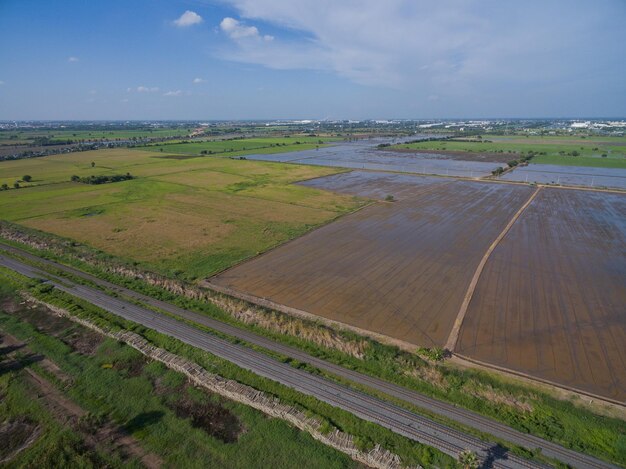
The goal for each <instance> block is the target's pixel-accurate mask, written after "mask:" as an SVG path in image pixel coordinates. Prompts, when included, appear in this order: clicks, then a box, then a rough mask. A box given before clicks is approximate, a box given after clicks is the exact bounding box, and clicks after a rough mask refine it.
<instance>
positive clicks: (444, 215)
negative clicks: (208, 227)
mask: <svg viewBox="0 0 626 469" xmlns="http://www.w3.org/2000/svg"><path fill="white" fill-rule="evenodd" d="M411 178H412V186H413V187H412V189H410V190H409V189H408V187H407V186H408V185H407V181H408V180H409V179H411ZM394 180H398V182H399V184H400V186H397V188H398V189H399V190H398V194H397V195H398V197H399V199H398V200H397V201H396V202H389V203H378V204H376V205H374V206H370V207H367V208H365V209H363V210H360V211H359V212H357V213H354V214H352V215H350V216H347V217H344V218H342V219H341V220H338V221H336V222H334V223H332V224H330V225H326V226H324V227H322V228H320V229H318V230H315V231H313V232H311V233H309V234H307V235H305V236H303V237H301V238H298V239H296V240H294V241H292V242H290V243H288V244H286V245H284V246H282V247H280V248H278V249H275V250H272V251H270V252H268V253H266V254H264V255H262V256H259V257H257V258H255V259H253V260H251V261H249V262H246V263H244V264H240V265H238V266H236V267H234V268H232V269H230V270H227V271H226V272H223V273H221V274H219V275H217V276H215V277H213V278H211V279H209V281H210V283H212V284H216V285H218V286H220V287H226V288H229V289H233V290H236V291H241V292H245V293H248V294H252V295H254V296H257V297H262V298H267V299H270V300H272V301H274V302H276V303H280V304H283V305H287V306H289V307H292V308H296V309H298V310H301V311H305V312H308V313H312V314H314V315H317V316H321V317H323V318H327V319H330V320H333V321H338V322H341V323H344V324H348V325H350V326H353V327H356V328H358V329H361V330H365V331H371V332H375V333H378V334H382V335H385V336H387V337H391V338H393V339H397V340H400V341H403V342H405V343H409V344H416V345H422V346H427V347H432V346H440V347H441V346H443V345H444V344H445V342H446V339H447V338H448V334H449V333H450V330H451V327H452V324H453V322H454V320H455V318H456V316H457V313H458V311H459V307H460V304H461V301H462V299H463V296H464V294H465V291H466V290H467V287H468V285H469V282H470V279H471V277H472V275H473V273H474V269H475V267H476V265H477V264H478V262H479V260H480V259H481V257H482V256H483V254H484V252H485V250H486V249H487V247H488V246H489V244H490V243H491V242H492V241H493V240H494V239H495V238H496V237H497V236H498V234H499V233H500V232H501V231H502V229H503V228H504V227H505V226H506V224H507V223H508V221H509V220H510V218H511V217H512V216H513V214H514V213H515V212H516V211H517V210H518V209H519V207H520V206H521V205H522V204H523V203H524V202H525V201H526V200H527V199H528V198H529V196H530V195H531V193H532V192H533V189H532V188H531V187H528V186H517V185H505V184H489V183H473V182H466V181H451V180H446V179H441V178H426V177H419V176H405V175H390V174H380V173H356V174H355V173H350V174H346V175H345V176H344V175H340V176H333V177H330V178H328V179H326V180H325V179H317V180H316V181H312V182H311V184H312V185H314V186H315V187H327V188H329V189H333V190H339V187H340V186H341V185H342V184H341V182H342V181H343V182H344V187H346V188H349V189H351V190H353V191H354V193H356V194H357V195H369V196H371V195H373V194H375V193H378V194H379V195H382V194H390V195H393V194H394V193H396V192H395V191H394V188H393V186H394V183H393V181H394ZM325 182H327V184H324V183H325ZM307 184H308V183H307ZM394 198H395V197H394Z"/></svg>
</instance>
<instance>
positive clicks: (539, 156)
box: [396, 135, 626, 168]
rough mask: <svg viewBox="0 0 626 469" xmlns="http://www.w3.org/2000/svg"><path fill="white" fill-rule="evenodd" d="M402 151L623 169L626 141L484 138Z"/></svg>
mask: <svg viewBox="0 0 626 469" xmlns="http://www.w3.org/2000/svg"><path fill="white" fill-rule="evenodd" d="M396 147H397V148H402V149H414V150H436V151H459V152H468V153H481V152H485V153H505V154H511V159H515V158H516V155H521V154H528V152H534V153H535V154H536V156H535V157H534V158H533V160H532V162H533V163H539V164H557V165H569V166H596V167H606V168H626V140H625V139H624V138H622V137H586V138H584V139H583V138H580V137H578V138H575V137H540V136H536V137H524V136H506V137H502V136H495V135H484V136H483V139H482V141H480V140H477V141H454V140H446V141H428V142H427V141H425V142H416V143H410V144H400V145H397V146H396Z"/></svg>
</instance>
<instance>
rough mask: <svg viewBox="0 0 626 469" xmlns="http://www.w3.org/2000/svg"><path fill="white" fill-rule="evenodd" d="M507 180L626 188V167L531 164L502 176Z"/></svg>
mask: <svg viewBox="0 0 626 469" xmlns="http://www.w3.org/2000/svg"><path fill="white" fill-rule="evenodd" d="M502 179H504V180H506V181H522V182H529V183H530V182H536V183H541V184H563V185H571V186H585V187H610V188H618V189H626V169H617V168H586V167H579V166H556V165H550V164H532V163H531V164H529V165H528V166H524V167H518V168H515V169H514V170H513V171H511V172H510V173H507V174H505V175H504V176H502Z"/></svg>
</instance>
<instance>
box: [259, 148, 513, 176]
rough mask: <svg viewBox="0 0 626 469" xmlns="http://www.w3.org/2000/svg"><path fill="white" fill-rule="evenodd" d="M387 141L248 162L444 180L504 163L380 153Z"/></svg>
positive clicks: (478, 173)
mask: <svg viewBox="0 0 626 469" xmlns="http://www.w3.org/2000/svg"><path fill="white" fill-rule="evenodd" d="M381 142H383V143H387V140H364V141H357V142H346V143H340V144H336V145H329V146H327V147H324V148H319V149H315V150H305V151H300V152H297V153H290V154H279V155H262V154H260V155H250V156H248V157H247V158H248V159H254V160H264V161H280V162H287V163H300V164H309V165H319V166H335V167H340V168H351V169H368V170H376V171H396V172H403V173H417V174H436V175H442V176H463V177H482V176H487V175H489V174H491V171H493V170H494V169H496V168H498V167H500V166H505V164H503V163H497V162H484V161H475V159H473V158H471V157H468V158H466V159H452V158H448V157H446V156H445V155H440V154H436V153H403V152H394V151H390V150H379V149H377V148H376V145H377V144H378V143H381Z"/></svg>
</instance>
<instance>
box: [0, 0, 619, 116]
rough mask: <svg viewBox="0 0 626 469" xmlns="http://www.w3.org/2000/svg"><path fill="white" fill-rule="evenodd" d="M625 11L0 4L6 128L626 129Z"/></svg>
mask: <svg viewBox="0 0 626 469" xmlns="http://www.w3.org/2000/svg"><path fill="white" fill-rule="evenodd" d="M624 25H626V1H624V0H596V1H594V2H588V1H579V0H559V1H557V0H543V1H539V0H526V1H523V2H521V1H519V2H513V1H508V0H440V1H434V0H428V1H424V0H385V1H382V0H358V1H357V0H231V1H228V0H224V1H200V0H196V1H192V0H188V1H173V0H168V1H166V0H108V1H89V0H82V1H72V0H64V1H62V2H52V1H45V0H1V1H0V44H2V47H0V64H1V65H0V119H3V120H8V119H275V118H285V119H288V118H320V119H323V118H331V119H337V118H353V119H363V118H429V117H549V116H571V117H577V116H580V117H583V116H584V117H612V116H615V117H617V116H620V117H621V116H625V115H626V79H625V77H626V47H625V46H624V44H626V27H625V26H624Z"/></svg>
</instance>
